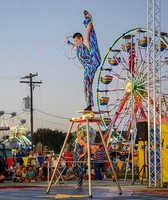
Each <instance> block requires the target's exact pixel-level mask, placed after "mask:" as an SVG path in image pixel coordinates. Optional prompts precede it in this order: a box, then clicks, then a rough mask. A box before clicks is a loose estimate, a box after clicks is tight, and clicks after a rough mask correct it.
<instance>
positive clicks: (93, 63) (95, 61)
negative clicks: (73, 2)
mask: <svg viewBox="0 0 168 200" xmlns="http://www.w3.org/2000/svg"><path fill="white" fill-rule="evenodd" d="M89 22H91V18H90V17H87V18H86V19H85V21H84V25H85V27H87V25H88V24H89ZM89 45H90V50H89V49H88V48H87V46H86V45H85V44H83V43H82V44H81V45H80V46H77V48H76V52H77V57H78V59H79V61H80V63H81V64H82V65H83V68H84V81H83V82H84V93H85V100H86V102H87V106H93V105H94V102H93V92H92V84H93V79H94V75H95V72H96V71H97V68H98V67H99V66H100V64H101V56H100V51H99V48H98V43H97V38H96V33H95V31H94V28H92V30H91V32H90V35H89Z"/></svg>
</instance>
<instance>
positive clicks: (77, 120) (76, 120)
mask: <svg viewBox="0 0 168 200" xmlns="http://www.w3.org/2000/svg"><path fill="white" fill-rule="evenodd" d="M70 121H71V124H70V127H69V130H68V133H67V135H66V138H65V141H64V144H63V146H62V149H61V152H60V154H59V158H58V162H56V165H55V168H54V171H53V174H52V177H51V180H50V182H49V184H48V188H47V190H46V194H49V192H50V188H51V185H52V182H53V179H54V176H55V173H56V171H57V169H58V165H59V162H60V160H61V157H62V155H63V152H64V149H65V146H66V143H67V140H68V138H69V136H70V134H71V130H72V127H73V125H74V123H80V124H86V127H87V154H88V159H87V162H88V183H89V184H88V185H89V197H92V182H91V163H90V137H89V123H96V125H97V127H98V130H99V133H100V137H101V139H102V144H103V146H104V149H105V152H106V155H107V158H108V161H109V162H110V166H111V169H112V172H113V174H114V177H115V180H116V185H117V187H118V190H119V194H120V195H121V194H122V190H121V187H120V184H119V181H118V178H117V175H116V172H115V170H114V167H113V164H112V161H111V159H110V155H109V152H108V150H107V146H106V143H105V140H104V138H103V133H102V131H101V128H100V123H101V119H97V118H94V117H89V116H87V117H86V116H84V115H83V116H82V118H72V119H71V120H70Z"/></svg>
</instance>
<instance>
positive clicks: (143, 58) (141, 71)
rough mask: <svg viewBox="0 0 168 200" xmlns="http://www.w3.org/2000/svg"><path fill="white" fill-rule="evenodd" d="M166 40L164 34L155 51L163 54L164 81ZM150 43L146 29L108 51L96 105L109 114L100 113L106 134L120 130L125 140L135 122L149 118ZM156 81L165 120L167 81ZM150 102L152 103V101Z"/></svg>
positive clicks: (167, 52) (126, 36)
mask: <svg viewBox="0 0 168 200" xmlns="http://www.w3.org/2000/svg"><path fill="white" fill-rule="evenodd" d="M167 36H168V34H167V33H164V34H161V37H160V38H161V41H160V46H159V47H156V48H157V49H158V51H160V52H161V66H160V69H159V70H160V73H161V77H166V73H167V74H168V69H167V68H168V42H167ZM150 42H151V39H150V38H149V39H148V37H147V30H146V29H144V28H135V29H132V30H129V31H127V32H126V33H124V34H122V35H121V36H120V37H119V38H118V39H117V40H116V41H115V42H114V43H113V44H112V45H111V47H110V48H109V49H108V51H107V53H106V55H105V58H104V60H103V63H102V66H101V68H100V71H99V76H98V82H97V105H98V110H99V111H106V112H101V113H103V114H101V118H102V126H103V127H104V129H105V130H112V129H117V130H119V131H120V132H121V134H122V135H123V134H124V137H125V139H128V138H129V134H130V132H131V130H132V129H134V128H135V127H136V122H137V121H138V120H140V119H147V116H148V115H147V111H148V110H147V109H148V106H147V105H148V100H147V99H148V92H147V69H148V68H147V53H148V52H147V46H148V45H150ZM167 78H168V75H167ZM156 81H161V85H162V88H161V94H160V95H161V97H162V99H163V101H162V104H163V105H162V116H166V115H167V111H168V106H167V101H166V97H167V95H168V94H167V88H168V86H167V88H165V87H166V86H165V82H164V81H166V78H164V80H156ZM162 81H163V82H162ZM157 92H159V91H157ZM150 101H151V103H152V102H153V99H152V97H150ZM156 104H157V102H156Z"/></svg>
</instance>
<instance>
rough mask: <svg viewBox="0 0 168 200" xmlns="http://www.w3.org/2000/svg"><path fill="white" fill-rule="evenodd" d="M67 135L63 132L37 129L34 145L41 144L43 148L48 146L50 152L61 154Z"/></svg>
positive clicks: (34, 135)
mask: <svg viewBox="0 0 168 200" xmlns="http://www.w3.org/2000/svg"><path fill="white" fill-rule="evenodd" d="M65 137H66V133H65V132H63V131H61V130H58V129H56V130H51V129H47V128H44V129H42V128H41V129H37V131H36V132H35V133H34V134H33V144H34V145H36V144H37V143H38V142H41V143H42V145H43V146H48V147H49V148H50V150H54V152H55V153H59V152H60V150H61V147H62V145H63V143H64V140H65Z"/></svg>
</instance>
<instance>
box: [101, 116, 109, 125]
mask: <svg viewBox="0 0 168 200" xmlns="http://www.w3.org/2000/svg"><path fill="white" fill-rule="evenodd" d="M103 120H104V122H105V124H106V126H108V125H109V124H110V123H111V118H109V117H105V118H103Z"/></svg>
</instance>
